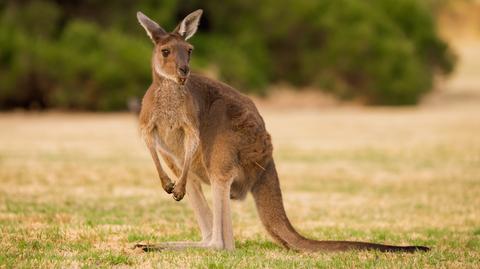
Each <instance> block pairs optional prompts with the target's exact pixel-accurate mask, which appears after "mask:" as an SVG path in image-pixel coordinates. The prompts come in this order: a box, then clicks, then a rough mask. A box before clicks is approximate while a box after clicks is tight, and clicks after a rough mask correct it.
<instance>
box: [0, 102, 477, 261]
mask: <svg viewBox="0 0 480 269" xmlns="http://www.w3.org/2000/svg"><path fill="white" fill-rule="evenodd" d="M262 112H263V114H264V117H265V120H266V122H267V127H268V129H269V130H270V132H271V134H272V136H273V139H274V145H275V157H276V160H277V167H278V168H279V173H280V178H281V184H282V187H283V191H284V198H285V204H286V209H287V213H288V215H289V216H290V218H291V220H292V222H293V223H294V225H295V226H296V227H297V228H298V229H299V230H300V231H301V232H302V233H303V234H305V235H307V236H309V237H312V238H317V239H348V240H368V241H375V242H384V243H393V244H422V245H427V246H430V247H432V249H433V250H432V251H431V252H428V253H418V254H383V253H378V252H347V253H327V254H325V253H314V254H305V253H296V252H292V251H287V250H284V249H282V248H280V247H277V246H276V245H274V244H273V243H271V241H270V239H269V237H268V236H267V235H266V233H265V232H264V230H263V227H262V226H261V224H260V222H259V220H258V218H257V215H256V212H255V208H254V204H253V201H252V199H251V197H249V198H248V199H247V200H246V201H245V202H243V203H238V202H235V203H234V204H233V212H234V213H233V219H234V234H235V239H236V248H237V249H236V250H235V251H234V252H216V251H208V250H193V249H192V250H189V251H185V252H175V251H165V252H159V253H141V252H138V251H134V250H132V249H131V247H132V246H133V245H134V244H135V243H139V242H144V243H147V242H160V241H167V240H185V239H191V240H196V239H199V234H198V232H197V228H196V224H195V221H194V218H193V214H192V213H191V211H190V210H189V208H188V206H187V203H186V202H185V201H182V202H175V201H174V200H173V199H172V198H171V197H170V196H168V195H167V194H166V193H164V192H163V190H162V188H161V186H160V184H159V181H158V179H157V178H156V174H155V170H154V166H153V163H152V161H151V160H150V158H149V156H148V153H147V150H146V149H145V147H144V146H143V143H142V142H141V141H140V139H139V137H138V132H137V127H136V121H135V119H134V117H133V116H131V115H127V114H103V115H98V114H55V113H49V114H20V113H14V114H0V130H1V131H0V267H7V268H8V267H31V268H39V267H64V268H65V267H66V268H72V267H73V268H74V267H112V266H118V267H128V266H132V267H142V268H143V267H156V268H173V267H174V266H175V267H176V268H185V267H200V268H244V267H245V268H272V267H281V268H293V267H294V268H312V267H320V268H321V267H336V266H341V267H350V268H353V267H355V268H356V267H388V268H400V267H403V268H404V267H432V268H439V267H445V268H468V267H470V268H475V267H476V268H478V266H480V263H479V260H480V117H479V115H480V106H477V105H469V106H449V107H429V108H417V109H413V108H407V109H383V108H377V109H364V108H363V109H362V108H358V109H357V108H334V109H328V110H308V109H307V110H281V111H279V110H273V109H263V111H262ZM206 189H207V195H208V194H209V191H208V188H206Z"/></svg>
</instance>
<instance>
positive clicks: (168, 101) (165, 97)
mask: <svg viewBox="0 0 480 269" xmlns="http://www.w3.org/2000/svg"><path fill="white" fill-rule="evenodd" d="M153 86H154V89H155V94H154V98H155V103H156V104H158V105H161V110H177V109H181V108H182V107H184V106H185V105H186V104H185V102H186V99H187V94H188V93H187V89H186V86H182V85H179V84H178V83H175V82H174V81H172V80H170V79H167V78H164V77H160V76H157V77H156V78H155V79H154V81H153ZM159 108H160V107H159Z"/></svg>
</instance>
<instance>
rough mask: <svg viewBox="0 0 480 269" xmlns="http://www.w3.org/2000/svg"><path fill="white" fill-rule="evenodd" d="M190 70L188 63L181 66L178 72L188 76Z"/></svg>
mask: <svg viewBox="0 0 480 269" xmlns="http://www.w3.org/2000/svg"><path fill="white" fill-rule="evenodd" d="M189 72H190V68H189V67H188V65H184V66H180V67H179V68H178V74H179V75H181V76H187V75H188V73H189Z"/></svg>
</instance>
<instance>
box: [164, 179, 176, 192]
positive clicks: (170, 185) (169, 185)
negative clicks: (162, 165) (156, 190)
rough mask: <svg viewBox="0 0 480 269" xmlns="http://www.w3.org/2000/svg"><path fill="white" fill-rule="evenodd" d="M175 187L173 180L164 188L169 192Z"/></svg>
mask: <svg viewBox="0 0 480 269" xmlns="http://www.w3.org/2000/svg"><path fill="white" fill-rule="evenodd" d="M174 188H175V183H173V182H170V183H167V185H165V186H164V187H163V189H164V190H165V191H166V192H167V193H168V194H170V193H172V192H173V189H174Z"/></svg>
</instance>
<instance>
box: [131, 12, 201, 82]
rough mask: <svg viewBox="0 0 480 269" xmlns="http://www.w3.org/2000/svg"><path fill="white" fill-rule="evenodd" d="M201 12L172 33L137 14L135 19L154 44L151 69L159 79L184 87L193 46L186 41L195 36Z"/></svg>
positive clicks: (186, 20) (141, 14)
mask: <svg viewBox="0 0 480 269" xmlns="http://www.w3.org/2000/svg"><path fill="white" fill-rule="evenodd" d="M201 16H202V10H201V9H199V10H196V11H194V12H192V13H190V14H189V15H188V16H187V17H185V19H183V20H182V21H181V22H180V23H179V24H178V26H177V27H176V28H175V30H173V31H172V32H170V33H168V32H166V31H165V30H163V28H162V27H160V26H159V25H158V24H157V23H156V22H154V21H153V20H151V19H150V18H148V17H147V16H145V15H144V14H143V13H142V12H137V19H138V21H139V22H140V24H141V25H142V26H143V28H145V31H146V32H147V35H148V36H149V37H150V39H151V40H152V41H153V43H154V44H155V49H154V51H153V58H152V67H153V70H154V72H155V73H156V74H157V75H158V76H161V77H164V78H166V79H169V80H172V81H174V82H175V83H178V84H180V85H184V84H185V82H186V81H187V79H188V75H189V74H190V67H189V62H190V55H191V54H192V50H193V46H192V45H190V44H189V43H188V42H187V40H188V39H189V38H190V37H192V36H193V34H195V32H196V31H197V28H198V22H199V21H200V17H201Z"/></svg>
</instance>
